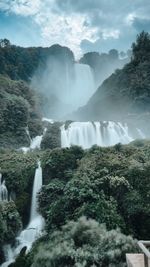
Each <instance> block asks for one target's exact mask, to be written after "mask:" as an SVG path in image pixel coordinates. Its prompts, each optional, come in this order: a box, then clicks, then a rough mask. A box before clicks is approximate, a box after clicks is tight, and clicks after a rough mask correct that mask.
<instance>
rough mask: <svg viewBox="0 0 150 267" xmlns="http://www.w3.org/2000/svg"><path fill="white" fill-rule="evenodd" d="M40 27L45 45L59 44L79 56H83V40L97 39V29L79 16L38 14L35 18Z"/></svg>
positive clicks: (92, 40)
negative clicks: (81, 44)
mask: <svg viewBox="0 0 150 267" xmlns="http://www.w3.org/2000/svg"><path fill="white" fill-rule="evenodd" d="M35 20H36V22H37V23H38V24H39V25H40V27H41V31H42V36H43V45H52V44H54V43H59V44H60V45H63V46H68V47H69V48H70V49H72V50H73V51H74V52H75V54H76V55H77V56H78V55H80V54H81V50H80V43H81V41H82V40H83V39H87V40H89V41H91V42H94V41H96V39H97V37H96V36H97V29H96V28H94V27H93V28H90V27H88V26H87V25H86V23H85V21H86V17H85V16H81V15H78V14H74V15H72V16H64V15H61V16H60V15H57V14H52V13H51V14H49V13H48V14H41V13H40V14H38V15H37V16H36V18H35Z"/></svg>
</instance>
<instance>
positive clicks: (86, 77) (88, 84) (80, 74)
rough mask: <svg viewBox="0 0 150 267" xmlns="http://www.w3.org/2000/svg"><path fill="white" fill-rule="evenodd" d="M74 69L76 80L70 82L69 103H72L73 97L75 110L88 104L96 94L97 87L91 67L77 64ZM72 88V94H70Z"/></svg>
mask: <svg viewBox="0 0 150 267" xmlns="http://www.w3.org/2000/svg"><path fill="white" fill-rule="evenodd" d="M74 68H75V80H74V81H73V80H70V87H69V94H68V100H69V101H68V103H70V97H71V98H72V105H73V106H74V107H75V108H78V107H80V106H83V105H85V104H86V103H87V101H88V100H89V99H90V97H91V96H92V95H93V94H94V92H95V90H96V85H95V82H94V76H93V73H92V70H91V68H90V66H88V65H85V64H79V63H75V65H74ZM70 88H71V91H72V92H70Z"/></svg>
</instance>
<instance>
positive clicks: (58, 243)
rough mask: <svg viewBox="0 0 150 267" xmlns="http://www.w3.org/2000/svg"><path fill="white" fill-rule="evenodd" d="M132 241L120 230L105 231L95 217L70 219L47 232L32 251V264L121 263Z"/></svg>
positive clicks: (87, 266)
mask: <svg viewBox="0 0 150 267" xmlns="http://www.w3.org/2000/svg"><path fill="white" fill-rule="evenodd" d="M135 247H136V246H135V241H134V240H133V239H132V238H131V237H130V236H125V235H123V234H121V232H120V231H119V230H111V231H107V229H106V227H105V226H104V225H100V224H99V223H98V222H96V221H94V220H87V219H86V218H85V217H82V218H80V219H79V220H78V221H77V222H74V221H70V222H68V223H67V224H66V225H64V226H63V227H62V230H61V231H55V232H53V234H52V235H50V236H49V240H48V241H47V242H46V243H44V244H41V245H40V246H39V249H38V253H37V254H35V257H34V260H33V264H32V267H35V266H36V267H39V266H43V267H52V266H55V267H57V266H59V267H64V266H66V267H68V266H70V267H71V266H74V267H75V266H78V267H79V266H80V267H91V266H93V267H94V266H103V267H104V266H124V263H125V254H126V253H129V252H133V251H134V250H135Z"/></svg>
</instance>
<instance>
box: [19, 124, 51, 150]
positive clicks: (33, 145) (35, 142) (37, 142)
mask: <svg viewBox="0 0 150 267" xmlns="http://www.w3.org/2000/svg"><path fill="white" fill-rule="evenodd" d="M46 131H47V129H46V128H45V129H44V131H43V134H42V135H37V136H36V137H34V138H33V139H32V138H31V137H30V133H29V131H28V130H27V129H26V133H27V135H28V136H29V139H30V146H29V147H21V148H20V150H21V151H23V152H24V153H27V152H28V151H30V150H34V149H40V148H41V142H42V139H43V136H44V134H45V133H46Z"/></svg>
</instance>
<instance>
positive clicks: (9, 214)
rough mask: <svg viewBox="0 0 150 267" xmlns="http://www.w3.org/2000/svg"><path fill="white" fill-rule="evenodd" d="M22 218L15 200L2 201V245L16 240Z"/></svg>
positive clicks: (0, 241)
mask: <svg viewBox="0 0 150 267" xmlns="http://www.w3.org/2000/svg"><path fill="white" fill-rule="evenodd" d="M21 226H22V224H21V220H20V216H19V213H18V211H17V209H16V206H15V204H14V202H13V201H10V202H0V233H1V234H0V247H1V246H2V245H4V244H5V243H10V242H12V241H13V240H14V238H15V237H16V235H17V234H18V232H19V231H20V230H21Z"/></svg>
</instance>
